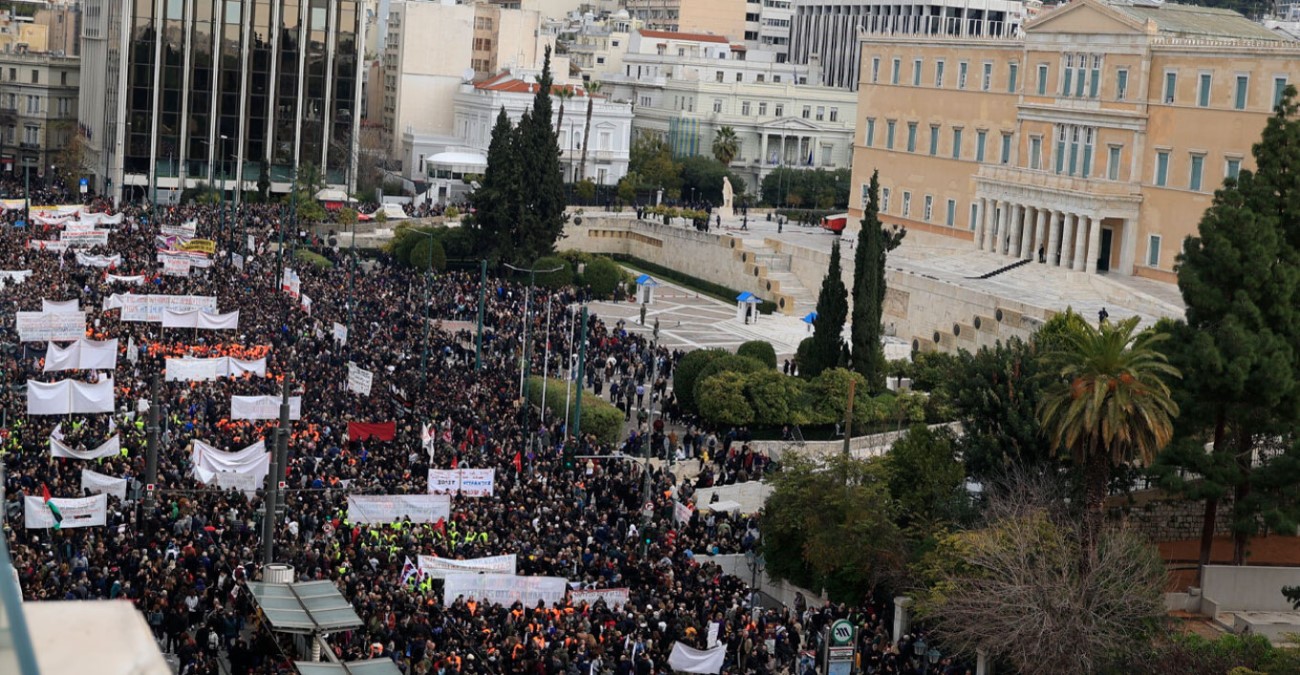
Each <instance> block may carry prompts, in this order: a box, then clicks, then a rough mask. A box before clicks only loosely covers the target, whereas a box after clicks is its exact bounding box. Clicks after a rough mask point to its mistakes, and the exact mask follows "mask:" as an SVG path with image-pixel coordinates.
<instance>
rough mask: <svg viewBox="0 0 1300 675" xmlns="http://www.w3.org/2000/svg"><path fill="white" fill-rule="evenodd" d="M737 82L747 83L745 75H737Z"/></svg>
mask: <svg viewBox="0 0 1300 675" xmlns="http://www.w3.org/2000/svg"><path fill="white" fill-rule="evenodd" d="M736 81H737V82H744V81H745V74H744V73H736Z"/></svg>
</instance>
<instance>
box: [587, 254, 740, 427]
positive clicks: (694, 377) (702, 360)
mask: <svg viewBox="0 0 1300 675" xmlns="http://www.w3.org/2000/svg"><path fill="white" fill-rule="evenodd" d="M588 269H590V268H588ZM726 355H727V351H726V350H725V349H697V350H695V351H693V352H687V353H686V356H683V357H682V360H681V361H679V362H678V363H677V369H676V370H675V371H673V393H674V394H676V395H677V403H678V405H680V406H681V407H682V409H683V410H695V383H696V382H699V377H700V371H701V370H703V369H704V367H705V366H707V365H709V363H710V362H712V361H713V360H714V359H718V358H721V357H723V356H726Z"/></svg>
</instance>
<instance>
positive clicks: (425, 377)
mask: <svg viewBox="0 0 1300 675" xmlns="http://www.w3.org/2000/svg"><path fill="white" fill-rule="evenodd" d="M353 227H355V226H353ZM416 232H419V233H420V234H422V235H424V236H427V237H428V238H429V257H428V258H427V259H426V260H425V261H424V262H425V265H426V267H425V272H424V350H423V352H422V353H421V355H420V382H421V386H422V387H424V386H428V384H429V286H430V285H431V284H432V279H431V275H432V274H433V232H432V231H430V232H420V231H419V230H416ZM349 330H351V328H349Z"/></svg>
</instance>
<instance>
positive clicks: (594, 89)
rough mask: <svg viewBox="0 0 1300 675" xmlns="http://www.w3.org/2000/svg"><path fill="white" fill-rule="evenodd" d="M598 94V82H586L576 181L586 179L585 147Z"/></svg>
mask: <svg viewBox="0 0 1300 675" xmlns="http://www.w3.org/2000/svg"><path fill="white" fill-rule="evenodd" d="M598 93H600V82H598V81H596V80H592V81H590V82H588V83H587V121H586V122H585V123H583V125H582V159H581V160H580V161H579V162H578V180H586V178H587V147H588V146H589V145H590V144H591V110H592V106H593V104H594V103H595V100H596V94H598ZM620 196H621V195H620ZM628 201H630V200H628Z"/></svg>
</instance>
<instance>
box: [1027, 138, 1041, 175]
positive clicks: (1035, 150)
mask: <svg viewBox="0 0 1300 675" xmlns="http://www.w3.org/2000/svg"><path fill="white" fill-rule="evenodd" d="M1042 161H1043V137H1042V136H1031V137H1030V138H1029V168H1031V169H1034V170H1037V169H1041V168H1042V166H1040V164H1041V162H1042Z"/></svg>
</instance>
